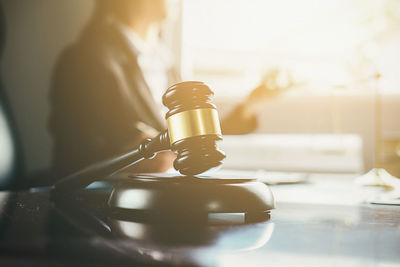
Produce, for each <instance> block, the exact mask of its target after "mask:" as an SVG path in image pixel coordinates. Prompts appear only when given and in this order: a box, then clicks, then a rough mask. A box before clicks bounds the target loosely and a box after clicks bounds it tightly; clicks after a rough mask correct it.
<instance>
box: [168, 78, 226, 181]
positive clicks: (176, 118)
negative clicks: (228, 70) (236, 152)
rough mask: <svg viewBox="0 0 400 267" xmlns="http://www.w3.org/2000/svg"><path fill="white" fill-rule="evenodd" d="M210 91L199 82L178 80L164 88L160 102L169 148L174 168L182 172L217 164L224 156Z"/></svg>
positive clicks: (211, 166) (187, 172)
mask: <svg viewBox="0 0 400 267" xmlns="http://www.w3.org/2000/svg"><path fill="white" fill-rule="evenodd" d="M213 95H214V93H213V92H212V91H211V90H210V88H209V87H208V86H207V85H206V84H204V83H202V82H182V83H178V84H175V85H173V86H171V87H169V88H168V90H167V91H166V92H165V94H164V96H163V104H164V105H165V106H166V107H167V108H168V109H169V111H168V112H167V114H166V119H167V122H168V134H169V139H170V144H171V149H172V150H173V151H174V152H175V153H177V158H176V159H175V161H174V168H175V169H176V170H178V171H179V172H180V173H182V174H185V175H195V174H200V173H203V172H205V171H207V170H209V169H212V168H215V167H218V166H220V165H221V164H222V160H223V159H224V158H225V154H224V152H222V151H221V150H219V149H218V147H217V141H219V140H222V134H221V128H220V124H219V119H218V113H217V110H216V107H215V105H213V104H212V103H211V98H212V96H213Z"/></svg>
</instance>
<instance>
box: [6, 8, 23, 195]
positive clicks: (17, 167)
mask: <svg viewBox="0 0 400 267" xmlns="http://www.w3.org/2000/svg"><path fill="white" fill-rule="evenodd" d="M4 43H5V20H4V13H3V9H2V6H1V4H0V56H1V59H2V55H3V48H4ZM23 174H24V171H23V162H22V153H21V145H20V143H19V138H18V135H17V130H16V128H15V123H14V118H13V117H12V116H11V114H10V108H9V105H8V101H7V97H6V93H5V90H4V86H3V83H2V81H1V80H0V189H11V188H16V187H18V185H19V183H20V182H21V181H22V178H23Z"/></svg>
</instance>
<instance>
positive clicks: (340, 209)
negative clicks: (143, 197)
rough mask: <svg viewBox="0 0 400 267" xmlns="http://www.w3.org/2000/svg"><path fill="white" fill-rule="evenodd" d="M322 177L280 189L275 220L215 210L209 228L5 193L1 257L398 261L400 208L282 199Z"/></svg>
mask: <svg viewBox="0 0 400 267" xmlns="http://www.w3.org/2000/svg"><path fill="white" fill-rule="evenodd" d="M305 188H308V189H307V190H311V191H312V190H313V188H316V189H315V190H319V189H318V186H316V185H315V184H314V183H310V184H307V185H292V186H277V187H273V188H272V190H273V191H275V192H276V195H277V200H278V201H277V207H276V209H275V210H273V211H272V217H271V220H270V221H268V222H263V223H257V224H248V225H244V224H243V223H242V219H241V218H242V217H241V216H240V215H235V214H233V215H227V216H222V217H221V216H214V217H213V218H211V219H212V220H211V223H210V224H208V225H193V224H185V223H173V224H172V223H171V224H160V223H153V224H149V223H144V222H132V221H129V220H128V219H126V218H124V219H121V218H118V219H117V218H116V217H114V216H112V215H110V214H109V213H106V212H104V211H105V209H104V207H105V202H103V201H102V197H99V198H96V201H97V202H96V203H97V204H96V205H95V206H91V208H90V209H88V208H86V207H85V206H86V204H87V199H85V197H83V196H77V197H74V200H66V201H65V203H68V204H66V205H63V204H62V205H59V204H55V203H54V202H53V201H51V199H50V194H49V192H47V191H39V192H20V193H12V192H3V193H0V224H1V227H0V254H1V256H0V263H2V264H9V265H13V264H14V265H21V264H22V265H23V264H25V265H29V266H32V265H34V264H33V263H35V264H38V265H40V266H65V265H74V266H76V265H79V264H82V265H87V264H96V265H97V266H99V265H111V264H117V263H118V266H123V265H129V266H135V264H136V265H140V266H142V265H144V264H149V265H156V266H158V265H159V264H161V265H162V264H164V263H167V264H173V265H174V264H182V265H195V266H244V265H246V266H293V265H297V266H399V264H400V207H397V206H376V205H367V204H354V203H353V204H351V205H343V204H341V203H338V204H335V203H321V204H311V203H307V201H298V202H297V203H294V202H292V203H288V202H284V200H285V198H284V196H285V194H286V195H288V194H290V192H295V191H296V190H303V192H305V191H304V190H306V189H305Z"/></svg>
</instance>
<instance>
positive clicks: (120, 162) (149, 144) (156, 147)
mask: <svg viewBox="0 0 400 267" xmlns="http://www.w3.org/2000/svg"><path fill="white" fill-rule="evenodd" d="M168 149H170V142H169V136H168V131H167V130H166V131H164V132H162V133H160V134H159V135H158V136H156V137H155V138H153V139H146V140H144V141H143V142H142V143H141V144H140V145H139V146H138V148H136V149H135V150H132V151H130V152H128V153H126V154H123V155H120V156H118V157H115V158H112V159H108V160H104V161H101V162H97V163H95V164H93V165H90V166H88V167H86V168H85V169H82V170H80V171H78V172H76V173H74V174H71V175H69V176H67V177H65V178H63V179H61V180H60V181H58V182H57V183H56V184H55V185H54V191H55V192H65V191H73V190H79V189H83V188H85V187H86V186H88V185H89V184H91V183H93V182H95V181H98V180H102V179H104V178H106V177H108V176H110V175H111V174H113V173H115V172H117V171H119V170H121V169H123V168H126V167H129V166H131V165H133V164H136V163H138V162H140V161H141V160H143V159H150V158H152V157H154V156H155V154H156V153H157V152H160V151H164V150H168Z"/></svg>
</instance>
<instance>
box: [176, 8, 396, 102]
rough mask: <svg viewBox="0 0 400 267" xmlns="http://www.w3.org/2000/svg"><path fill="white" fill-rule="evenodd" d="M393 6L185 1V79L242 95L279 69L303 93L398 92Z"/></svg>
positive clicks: (183, 54)
mask: <svg viewBox="0 0 400 267" xmlns="http://www.w3.org/2000/svg"><path fill="white" fill-rule="evenodd" d="M398 47H400V1H397V0H301V1H299V0H281V1H273V0H201V1H198V0H184V1H183V9H182V63H181V65H182V69H183V77H184V78H185V79H196V80H197V79H198V80H202V81H206V82H207V83H209V84H210V85H211V86H212V87H213V88H214V90H215V91H217V93H218V94H219V95H221V94H222V95H228V94H229V95H243V94H245V93H247V92H248V91H249V90H251V89H252V88H254V87H255V86H256V85H257V84H258V83H259V82H260V80H261V77H262V75H263V73H265V72H266V71H267V70H269V69H271V68H283V69H285V70H287V71H290V72H291V73H292V74H293V77H294V79H295V80H296V81H297V82H299V84H302V89H304V90H310V89H313V90H314V89H317V90H319V91H320V90H329V89H332V88H342V89H364V87H365V86H366V84H367V83H373V84H376V81H377V79H378V78H379V82H380V87H381V88H383V89H384V90H396V91H398V92H400V88H399V84H400V76H399V75H397V73H396V72H397V70H398V69H400V53H399V52H398Z"/></svg>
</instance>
